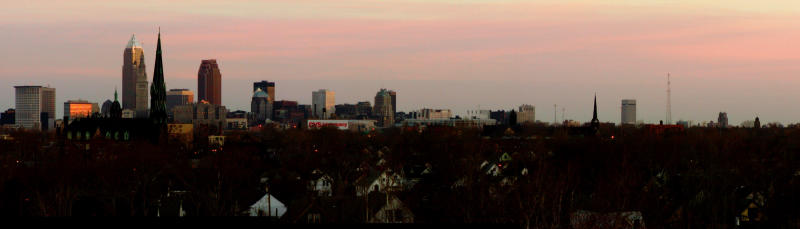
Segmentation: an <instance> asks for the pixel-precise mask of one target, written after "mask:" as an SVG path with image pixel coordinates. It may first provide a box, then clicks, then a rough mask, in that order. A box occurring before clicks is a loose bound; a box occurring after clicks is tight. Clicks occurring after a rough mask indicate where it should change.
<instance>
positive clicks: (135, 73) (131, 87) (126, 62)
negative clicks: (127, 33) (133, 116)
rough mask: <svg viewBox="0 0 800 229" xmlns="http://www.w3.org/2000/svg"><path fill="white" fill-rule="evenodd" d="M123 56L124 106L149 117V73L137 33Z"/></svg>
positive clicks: (126, 47) (138, 114) (140, 115)
mask: <svg viewBox="0 0 800 229" xmlns="http://www.w3.org/2000/svg"><path fill="white" fill-rule="evenodd" d="M122 57H123V58H122V108H123V109H131V110H135V111H136V113H137V116H138V117H147V99H148V98H147V85H148V82H147V73H146V72H145V71H146V70H145V64H144V51H143V50H142V45H141V43H139V41H138V40H136V35H131V39H130V40H129V41H128V45H127V46H125V51H124V52H123V54H122Z"/></svg>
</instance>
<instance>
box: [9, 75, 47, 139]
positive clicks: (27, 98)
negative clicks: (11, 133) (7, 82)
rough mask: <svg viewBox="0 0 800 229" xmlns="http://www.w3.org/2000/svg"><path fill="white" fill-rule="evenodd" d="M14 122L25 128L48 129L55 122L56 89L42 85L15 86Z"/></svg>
mask: <svg viewBox="0 0 800 229" xmlns="http://www.w3.org/2000/svg"><path fill="white" fill-rule="evenodd" d="M14 88H15V90H16V94H15V103H16V104H15V106H16V111H15V117H14V119H15V120H14V122H15V124H18V125H20V126H22V127H23V128H25V129H32V130H47V129H48V127H51V126H52V124H53V123H54V122H55V114H56V111H55V110H56V108H55V107H56V105H55V97H56V89H55V88H48V87H42V86H14Z"/></svg>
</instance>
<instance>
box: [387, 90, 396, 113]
mask: <svg viewBox="0 0 800 229" xmlns="http://www.w3.org/2000/svg"><path fill="white" fill-rule="evenodd" d="M389 96H391V97H392V112H395V113H397V92H395V91H392V90H390V91H389Z"/></svg>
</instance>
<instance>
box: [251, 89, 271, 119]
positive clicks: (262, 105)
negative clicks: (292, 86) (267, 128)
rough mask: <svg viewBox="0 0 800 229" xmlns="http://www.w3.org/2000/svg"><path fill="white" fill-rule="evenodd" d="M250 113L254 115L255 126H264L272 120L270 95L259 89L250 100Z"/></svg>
mask: <svg viewBox="0 0 800 229" xmlns="http://www.w3.org/2000/svg"><path fill="white" fill-rule="evenodd" d="M250 112H252V113H253V118H254V119H255V120H253V121H254V124H264V123H265V122H266V120H267V119H272V102H270V101H269V95H268V94H267V93H266V92H264V91H262V90H261V88H257V89H256V91H255V92H254V93H253V98H252V99H251V100H250Z"/></svg>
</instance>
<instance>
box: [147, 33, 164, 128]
mask: <svg viewBox="0 0 800 229" xmlns="http://www.w3.org/2000/svg"><path fill="white" fill-rule="evenodd" d="M150 97H151V98H150V119H151V120H152V121H153V123H154V124H156V125H161V126H166V124H167V85H166V83H165V82H164V64H163V63H162V62H161V29H159V31H158V44H156V64H155V67H154V68H153V84H151V85H150Z"/></svg>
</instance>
